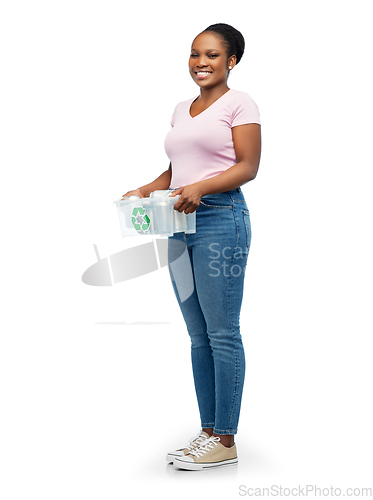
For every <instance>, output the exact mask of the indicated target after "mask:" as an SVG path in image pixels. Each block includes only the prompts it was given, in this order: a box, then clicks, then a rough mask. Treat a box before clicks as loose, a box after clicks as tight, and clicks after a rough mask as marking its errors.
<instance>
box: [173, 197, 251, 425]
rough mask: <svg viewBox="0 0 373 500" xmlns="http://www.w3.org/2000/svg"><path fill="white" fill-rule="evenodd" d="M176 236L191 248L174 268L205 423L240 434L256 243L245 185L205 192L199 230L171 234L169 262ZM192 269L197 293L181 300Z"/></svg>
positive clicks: (202, 423) (203, 423) (196, 388)
mask: <svg viewBox="0 0 373 500" xmlns="http://www.w3.org/2000/svg"><path fill="white" fill-rule="evenodd" d="M172 241H179V242H180V241H182V242H183V243H184V244H185V245H186V247H187V249H188V254H189V262H188V265H186V264H185V259H184V260H183V259H179V260H176V261H175V262H174V267H172V268H171V267H170V265H169V267H168V268H169V271H170V276H171V280H172V284H173V288H174V291H175V295H176V298H177V301H178V303H179V306H180V309H181V312H182V314H183V317H184V320H185V323H186V326H187V330H188V333H189V335H190V338H191V357H192V367H193V377H194V385H195V390H196V395H197V401H198V406H199V411H200V418H201V427H204V428H213V430H214V432H215V433H216V434H236V433H237V427H238V420H239V414H240V407H241V398H242V389H243V384H244V377H245V355H244V349H243V345H242V338H241V334H240V324H239V318H240V309H241V303H242V295H243V288H244V276H245V270H246V263H247V257H248V254H249V248H250V243H251V225H250V214H249V211H248V208H247V205H246V202H245V198H244V196H243V194H242V191H241V189H240V188H238V189H235V190H232V191H226V192H224V193H218V194H212V195H207V196H204V197H203V198H202V200H201V203H200V205H199V207H198V209H197V213H196V233H195V234H185V233H175V234H174V235H173V236H172V237H169V250H168V252H169V262H170V261H171V260H172V252H173V249H172ZM178 245H179V248H180V244H178ZM175 265H176V266H178V267H175ZM187 273H189V274H190V273H192V278H191V279H192V280H193V285H194V286H192V289H193V293H192V294H191V295H189V297H188V298H187V299H186V300H181V299H180V294H179V293H178V289H179V290H180V286H176V285H178V283H177V280H179V281H182V280H183V279H186V274H187ZM188 280H189V281H190V279H189V278H188V279H187V281H188ZM181 285H182V284H181Z"/></svg>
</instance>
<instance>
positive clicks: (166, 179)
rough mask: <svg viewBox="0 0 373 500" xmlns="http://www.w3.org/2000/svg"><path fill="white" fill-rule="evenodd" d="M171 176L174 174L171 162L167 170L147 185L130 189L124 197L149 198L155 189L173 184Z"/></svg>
mask: <svg viewBox="0 0 373 500" xmlns="http://www.w3.org/2000/svg"><path fill="white" fill-rule="evenodd" d="M171 176H172V166H171V163H170V166H169V167H168V170H165V171H164V172H163V173H162V174H161V175H160V176H159V177H157V178H156V179H155V180H154V181H153V182H150V183H149V184H145V186H141V187H139V188H137V189H134V190H132V191H128V192H127V193H126V194H124V195H123V196H122V199H123V198H124V197H125V196H141V198H147V197H149V195H150V193H152V192H153V191H156V190H158V189H168V188H169V187H170V184H171Z"/></svg>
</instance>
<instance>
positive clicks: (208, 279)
mask: <svg viewBox="0 0 373 500" xmlns="http://www.w3.org/2000/svg"><path fill="white" fill-rule="evenodd" d="M244 45H245V42H244V39H243V37H242V35H241V33H240V32H239V31H237V30H236V29H234V28H233V27H231V26H229V25H227V24H214V25H211V26H209V27H208V28H207V29H206V30H204V31H203V32H202V33H200V34H199V35H198V36H197V37H196V38H195V39H194V41H193V44H192V48H191V54H190V59H189V71H190V74H191V77H192V78H193V80H194V81H195V82H196V84H197V85H198V86H199V87H200V95H199V96H198V97H197V98H193V99H189V100H188V101H185V102H181V103H179V104H178V105H177V106H176V108H175V111H174V114H173V116H172V120H171V125H172V129H171V130H170V132H169V133H168V135H167V137H166V140H165V149H166V152H167V155H168V156H169V158H170V160H171V163H170V166H169V169H168V170H167V171H165V172H163V173H162V175H160V176H159V177H158V178H157V179H156V180H154V181H153V182H152V183H150V184H147V185H145V186H142V187H140V188H139V189H138V190H134V191H129V192H128V193H126V194H125V195H124V196H131V195H140V196H141V197H145V196H149V194H150V193H151V192H152V191H155V190H158V189H174V191H173V193H172V196H176V195H180V199H179V200H178V201H177V203H176V204H175V206H174V208H175V210H178V211H179V212H185V213H186V214H189V213H192V212H194V211H196V233H195V234H185V233H175V234H174V235H173V236H172V237H170V238H169V253H172V242H173V241H182V242H184V243H185V245H186V246H187V248H188V254H189V259H190V266H189V269H190V268H191V269H192V274H193V285H194V291H193V293H192V295H190V296H189V297H188V298H187V299H186V300H184V301H182V300H181V299H180V296H179V294H178V289H179V290H180V286H179V287H176V282H177V281H178V280H179V281H180V280H181V281H182V280H183V276H184V275H183V272H184V271H185V273H186V272H187V268H186V267H185V269H184V270H183V268H182V267H181V268H179V269H176V270H175V267H172V269H171V268H170V266H169V269H170V275H171V279H172V283H173V287H174V290H175V294H176V298H177V300H178V303H179V306H180V309H181V312H182V314H183V317H184V320H185V323H186V326H187V329H188V333H189V335H190V337H191V355H192V368H193V376H194V384H195V390H196V395H197V401H198V406H199V411H200V419H201V428H202V431H201V432H200V434H198V436H196V437H195V438H194V439H192V440H191V441H190V442H189V444H188V445H187V446H186V447H184V448H180V449H178V450H175V451H173V452H170V453H169V454H168V455H167V459H168V460H169V461H171V462H173V464H174V465H175V466H177V467H179V468H183V469H189V470H200V469H204V468H209V467H219V466H224V465H232V464H236V463H237V461H238V459H237V450H236V445H235V442H234V436H235V434H236V433H237V426H238V419H239V413H240V406H241V398H242V389H243V383H244V374H245V356H244V349H243V345H242V339H241V334H240V327H239V316H240V308H241V303H242V294H243V282H244V275H245V268H246V262H247V257H248V253H249V248H250V243H251V226H250V215H249V211H248V208H247V205H246V202H245V199H244V196H243V194H242V191H241V189H240V186H242V185H243V184H245V183H247V182H249V181H251V180H253V179H254V178H255V176H256V174H257V171H258V168H259V162H260V154H261V126H260V116H259V111H258V108H257V106H256V104H255V102H254V101H253V100H252V99H251V97H250V96H249V95H247V94H246V93H243V92H238V91H236V90H232V89H230V88H229V87H228V77H229V74H230V72H231V71H232V70H233V68H234V67H235V66H236V64H238V63H239V61H240V60H241V57H242V55H243V51H244ZM180 260H181V259H180ZM172 261H173V260H172V259H171V258H170V260H169V262H172ZM176 262H178V261H176ZM173 263H175V261H174V262H173ZM182 265H183V264H182V263H180V264H179V266H182ZM175 280H176V281H175ZM181 284H182V283H181ZM177 376H178V377H182V376H183V374H180V373H177Z"/></svg>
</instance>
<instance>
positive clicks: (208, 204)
mask: <svg viewBox="0 0 373 500" xmlns="http://www.w3.org/2000/svg"><path fill="white" fill-rule="evenodd" d="M200 203H201V205H203V206H204V207H208V208H233V205H214V204H213V203H216V201H214V202H213V203H212V202H210V201H205V200H201V202H200Z"/></svg>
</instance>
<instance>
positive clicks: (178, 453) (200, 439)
mask: <svg viewBox="0 0 373 500" xmlns="http://www.w3.org/2000/svg"><path fill="white" fill-rule="evenodd" d="M209 437H210V436H209V435H208V434H207V432H204V431H201V432H200V433H199V434H197V436H195V437H193V438H191V439H190V440H189V444H188V445H187V446H185V448H180V449H178V450H175V451H170V452H169V453H168V454H167V456H166V460H167V461H168V462H173V461H174V460H175V458H176V457H183V456H184V455H186V454H187V453H190V452H191V451H193V450H195V449H196V448H198V447H199V446H200V445H202V444H203V443H204V442H205V441H207V440H208V439H209Z"/></svg>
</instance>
